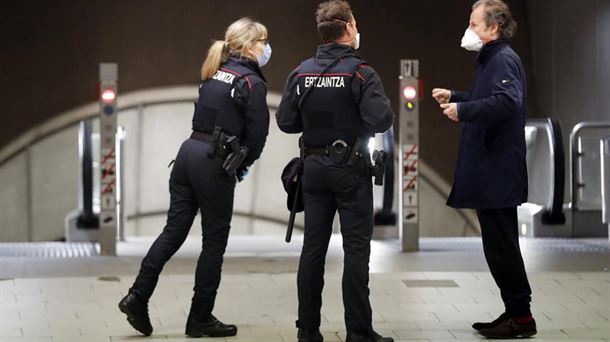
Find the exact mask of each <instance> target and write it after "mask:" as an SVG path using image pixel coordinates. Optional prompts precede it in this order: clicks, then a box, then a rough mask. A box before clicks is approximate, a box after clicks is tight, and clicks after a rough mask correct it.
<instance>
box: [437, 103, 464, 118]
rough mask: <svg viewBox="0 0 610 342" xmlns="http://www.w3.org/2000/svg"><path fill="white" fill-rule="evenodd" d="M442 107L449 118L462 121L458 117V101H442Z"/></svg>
mask: <svg viewBox="0 0 610 342" xmlns="http://www.w3.org/2000/svg"><path fill="white" fill-rule="evenodd" d="M441 108H442V109H443V114H445V115H446V116H447V117H448V118H449V119H451V120H453V121H455V122H458V121H460V119H459V118H458V112H457V103H455V102H453V103H442V104H441Z"/></svg>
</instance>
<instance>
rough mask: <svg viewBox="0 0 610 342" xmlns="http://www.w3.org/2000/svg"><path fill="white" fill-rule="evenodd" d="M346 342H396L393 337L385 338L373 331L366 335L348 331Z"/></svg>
mask: <svg viewBox="0 0 610 342" xmlns="http://www.w3.org/2000/svg"><path fill="white" fill-rule="evenodd" d="M345 342H394V339H393V338H391V337H383V336H381V335H379V334H378V333H376V332H375V331H374V330H371V331H370V332H369V333H368V334H366V335H363V334H360V333H354V332H349V331H348V332H347V338H346V339H345Z"/></svg>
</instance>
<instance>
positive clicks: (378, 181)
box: [371, 150, 387, 186]
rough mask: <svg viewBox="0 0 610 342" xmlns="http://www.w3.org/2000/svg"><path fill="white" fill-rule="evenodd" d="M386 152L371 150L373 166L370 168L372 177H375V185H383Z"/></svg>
mask: <svg viewBox="0 0 610 342" xmlns="http://www.w3.org/2000/svg"><path fill="white" fill-rule="evenodd" d="M386 160H387V153H385V151H378V150H375V151H373V163H374V165H373V167H372V169H371V171H372V174H373V177H375V185H379V186H381V185H383V176H384V174H385V165H386Z"/></svg>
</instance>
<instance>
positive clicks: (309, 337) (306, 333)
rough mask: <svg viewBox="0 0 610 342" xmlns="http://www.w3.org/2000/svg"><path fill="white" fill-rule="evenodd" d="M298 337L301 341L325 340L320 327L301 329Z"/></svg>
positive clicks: (320, 341) (322, 341)
mask: <svg viewBox="0 0 610 342" xmlns="http://www.w3.org/2000/svg"><path fill="white" fill-rule="evenodd" d="M297 338H298V339H299V342H324V336H322V334H321V333H320V329H311V330H310V329H299V332H297Z"/></svg>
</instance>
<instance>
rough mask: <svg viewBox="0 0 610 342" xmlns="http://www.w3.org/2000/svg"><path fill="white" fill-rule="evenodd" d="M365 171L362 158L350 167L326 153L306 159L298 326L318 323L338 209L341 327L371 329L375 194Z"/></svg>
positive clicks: (310, 325) (362, 330)
mask: <svg viewBox="0 0 610 342" xmlns="http://www.w3.org/2000/svg"><path fill="white" fill-rule="evenodd" d="M367 172H368V170H367V169H366V165H365V163H364V160H360V161H359V162H358V165H356V166H353V167H350V166H348V165H346V164H344V165H336V164H334V163H333V162H332V161H331V160H330V159H329V158H328V157H325V156H316V155H313V156H309V157H307V158H306V159H305V165H304V171H303V201H304V205H305V236H304V240H303V250H302V252H301V258H300V261H299V271H298V275H297V284H298V296H299V320H298V321H297V326H298V327H299V328H305V329H316V328H318V327H319V326H320V308H321V307H322V288H323V287H324V261H325V258H326V252H327V250H328V243H329V241H330V237H331V234H332V223H333V218H334V216H335V212H336V211H337V210H338V211H339V219H340V223H341V234H342V235H343V250H344V253H345V257H344V265H343V281H342V290H343V291H342V292H343V305H344V307H345V325H346V327H347V330H348V331H353V332H367V331H369V330H370V329H371V328H372V322H371V321H372V318H371V316H372V312H371V305H370V302H369V288H368V282H369V256H370V251H371V244H370V242H371V237H372V233H373V194H372V182H371V177H370V176H369V175H368V174H367Z"/></svg>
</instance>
